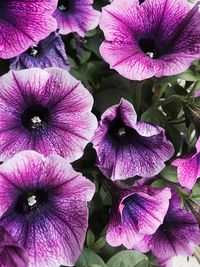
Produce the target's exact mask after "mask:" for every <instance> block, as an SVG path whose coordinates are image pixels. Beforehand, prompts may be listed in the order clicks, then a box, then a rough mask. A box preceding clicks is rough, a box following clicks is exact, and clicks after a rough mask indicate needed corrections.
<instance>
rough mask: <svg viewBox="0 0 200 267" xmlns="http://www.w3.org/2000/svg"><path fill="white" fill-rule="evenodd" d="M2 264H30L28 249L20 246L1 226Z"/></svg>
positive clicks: (3, 266) (18, 266) (7, 266)
mask: <svg viewBox="0 0 200 267" xmlns="http://www.w3.org/2000/svg"><path fill="white" fill-rule="evenodd" d="M0 266H1V267H14V266H16V267H27V266H28V255H27V253H26V251H25V250H24V249H23V248H22V247H19V246H18V244H17V243H16V242H15V241H14V240H13V238H12V237H11V236H10V235H9V233H8V232H7V231H6V230H5V229H4V228H3V227H0Z"/></svg>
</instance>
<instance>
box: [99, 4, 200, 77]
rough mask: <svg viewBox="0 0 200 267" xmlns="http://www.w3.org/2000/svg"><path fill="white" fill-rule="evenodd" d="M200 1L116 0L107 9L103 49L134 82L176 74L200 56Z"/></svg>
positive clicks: (102, 25)
mask: <svg viewBox="0 0 200 267" xmlns="http://www.w3.org/2000/svg"><path fill="white" fill-rule="evenodd" d="M199 4H200V2H199V1H198V2H197V4H196V5H195V6H194V7H193V8H191V5H190V4H189V3H188V1H187V0H168V1H167V0H145V1H139V0H114V1H113V2H112V3H111V4H110V5H107V6H106V7H104V8H103V12H102V17H101V21H100V27H101V29H102V30H103V32H104V35H105V39H106V40H105V41H104V42H103V44H102V45H101V47H100V53H101V55H102V57H103V58H104V60H105V61H106V62H108V63H109V65H110V67H111V68H113V69H115V70H117V71H118V72H119V73H120V74H121V75H122V76H124V77H126V78H128V79H130V80H144V79H147V78H150V77H153V76H156V77H162V76H168V75H175V74H178V73H181V72H183V71H185V70H186V69H187V68H188V67H189V66H190V65H191V63H192V61H193V60H195V59H197V58H199V56H200V26H199V21H200V13H199Z"/></svg>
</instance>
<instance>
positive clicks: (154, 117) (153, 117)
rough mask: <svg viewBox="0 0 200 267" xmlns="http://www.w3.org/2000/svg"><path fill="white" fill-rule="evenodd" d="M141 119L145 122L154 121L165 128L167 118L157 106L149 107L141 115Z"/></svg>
mask: <svg viewBox="0 0 200 267" xmlns="http://www.w3.org/2000/svg"><path fill="white" fill-rule="evenodd" d="M141 120H142V121H145V122H150V123H154V124H156V125H159V126H161V127H163V128H165V127H166V124H167V119H166V117H165V116H164V114H163V113H162V112H161V111H160V110H158V109H157V108H152V107H151V108H149V109H147V110H146V111H145V112H144V113H143V114H142V116H141Z"/></svg>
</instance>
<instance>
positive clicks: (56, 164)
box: [0, 151, 94, 267]
mask: <svg viewBox="0 0 200 267" xmlns="http://www.w3.org/2000/svg"><path fill="white" fill-rule="evenodd" d="M93 194H94V185H93V184H92V183H91V182H90V181H89V180H87V179H85V178H84V177H83V176H82V175H81V174H80V173H77V172H75V171H74V170H73V168H72V166H71V165H70V164H69V163H68V162H67V161H66V160H65V159H63V158H62V157H60V156H58V155H51V156H49V157H47V158H45V157H44V156H43V155H41V154H38V153H37V152H34V151H23V152H20V153H18V154H16V155H15V156H14V157H13V158H12V159H10V160H8V161H6V162H5V163H3V164H2V165H1V166H0V203H1V205H0V216H1V218H0V225H1V226H3V227H5V228H6V230H7V231H8V232H9V233H10V234H11V235H12V236H13V237H14V238H15V240H16V241H17V243H18V244H19V245H20V246H23V247H24V248H25V249H26V250H27V252H28V255H29V267H44V266H47V267H56V266H60V265H67V266H74V264H75V262H76V260H77V258H78V256H79V255H80V253H81V250H82V248H83V243H84V239H85V233H86V229H87V226H88V209H87V201H89V200H91V198H92V196H93Z"/></svg>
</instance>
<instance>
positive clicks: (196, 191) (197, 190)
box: [191, 182, 200, 201]
mask: <svg viewBox="0 0 200 267" xmlns="http://www.w3.org/2000/svg"><path fill="white" fill-rule="evenodd" d="M191 198H192V200H194V201H200V183H199V182H197V183H196V185H195V186H194V187H193V189H192V196H191Z"/></svg>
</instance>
